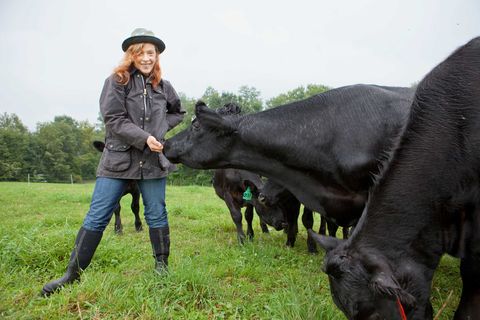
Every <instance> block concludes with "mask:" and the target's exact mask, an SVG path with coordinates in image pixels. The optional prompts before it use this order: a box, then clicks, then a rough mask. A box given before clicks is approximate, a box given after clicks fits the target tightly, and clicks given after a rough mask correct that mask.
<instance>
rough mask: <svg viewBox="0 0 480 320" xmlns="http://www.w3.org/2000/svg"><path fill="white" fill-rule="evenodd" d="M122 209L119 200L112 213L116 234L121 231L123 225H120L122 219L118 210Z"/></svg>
mask: <svg viewBox="0 0 480 320" xmlns="http://www.w3.org/2000/svg"><path fill="white" fill-rule="evenodd" d="M121 209H122V206H121V205H120V202H119V203H118V206H117V207H116V208H115V210H114V211H113V213H115V227H114V228H115V233H116V234H122V233H123V225H122V219H121V218H120V210H121Z"/></svg>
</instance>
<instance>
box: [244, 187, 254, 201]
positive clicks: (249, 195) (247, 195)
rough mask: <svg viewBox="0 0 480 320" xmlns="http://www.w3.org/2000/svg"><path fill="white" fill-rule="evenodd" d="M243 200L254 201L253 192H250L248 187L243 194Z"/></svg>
mask: <svg viewBox="0 0 480 320" xmlns="http://www.w3.org/2000/svg"><path fill="white" fill-rule="evenodd" d="M243 200H247V201H249V200H252V192H251V191H250V187H247V190H245V192H244V193H243Z"/></svg>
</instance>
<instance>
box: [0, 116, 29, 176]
mask: <svg viewBox="0 0 480 320" xmlns="http://www.w3.org/2000/svg"><path fill="white" fill-rule="evenodd" d="M29 139H30V133H29V132H28V130H27V127H25V125H24V124H23V123H22V121H21V120H20V118H19V117H18V116H17V115H16V114H7V113H3V114H2V115H0V155H1V157H0V180H18V179H20V178H21V174H22V171H23V168H24V164H25V157H26V154H27V150H28V146H29Z"/></svg>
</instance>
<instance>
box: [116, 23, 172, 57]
mask: <svg viewBox="0 0 480 320" xmlns="http://www.w3.org/2000/svg"><path fill="white" fill-rule="evenodd" d="M143 42H147V43H151V44H153V45H155V46H156V47H157V49H158V52H159V53H162V52H163V50H165V43H163V41H162V40H160V39H159V38H157V37H156V36H155V34H154V33H153V32H152V31H150V30H147V29H145V28H136V29H135V30H133V31H132V34H131V35H130V37H128V38H127V39H125V41H123V43H122V50H123V51H127V49H128V47H130V46H131V45H132V44H136V43H143Z"/></svg>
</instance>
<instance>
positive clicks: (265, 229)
mask: <svg viewBox="0 0 480 320" xmlns="http://www.w3.org/2000/svg"><path fill="white" fill-rule="evenodd" d="M260 228H262V232H263V233H270V231H268V226H267V224H266V223H265V222H263V221H262V220H261V219H260Z"/></svg>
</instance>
